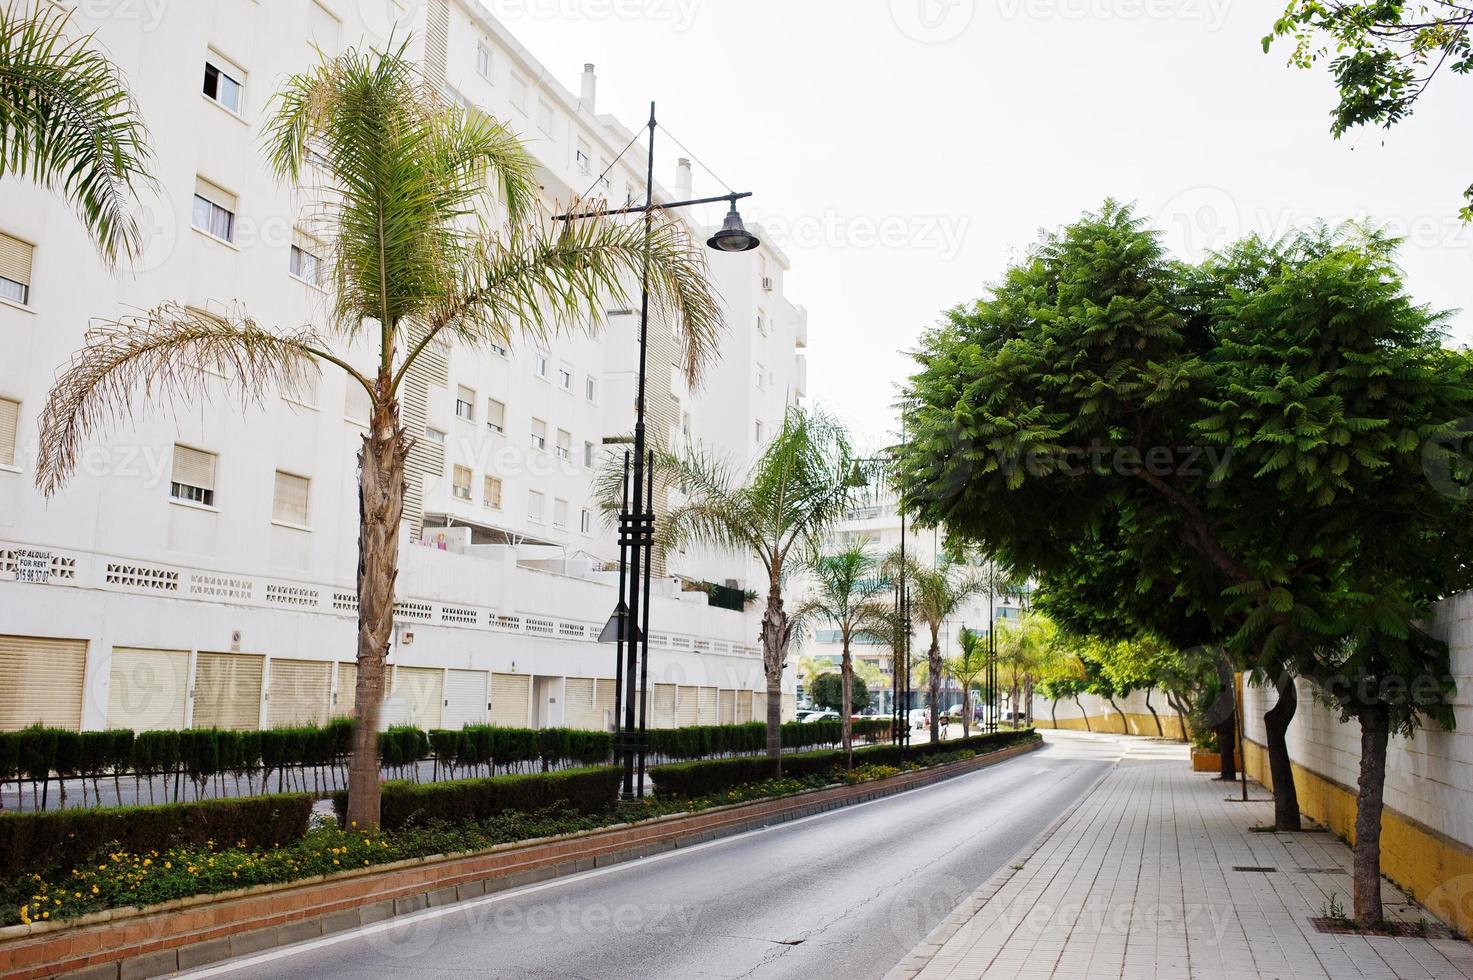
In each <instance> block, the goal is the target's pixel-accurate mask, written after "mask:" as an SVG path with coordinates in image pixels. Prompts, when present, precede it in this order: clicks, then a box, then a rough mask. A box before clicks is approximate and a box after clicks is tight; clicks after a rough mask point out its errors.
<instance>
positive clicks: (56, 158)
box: [0, 0, 153, 266]
mask: <svg viewBox="0 0 1473 980" xmlns="http://www.w3.org/2000/svg"><path fill="white" fill-rule="evenodd" d="M70 20H71V12H70V11H68V10H66V9H65V8H63V7H61V6H59V5H57V4H52V3H48V2H47V0H8V2H6V3H5V4H4V6H0V178H3V177H5V176H7V175H10V174H13V175H15V176H17V177H21V178H24V179H27V180H30V181H32V182H33V183H35V184H38V185H39V186H41V187H44V188H46V189H48V190H59V191H60V193H61V196H62V197H64V198H65V199H66V200H67V201H68V203H70V204H71V205H72V207H73V208H74V209H75V210H76V212H77V216H78V217H79V218H80V219H81V221H82V225H83V226H84V227H85V228H86V229H87V233H88V235H90V236H91V238H92V240H93V242H94V243H95V244H96V245H97V250H98V252H100V253H101V255H102V258H103V261H105V262H106V263H107V264H108V265H109V266H112V265H115V264H116V263H117V261H118V260H119V259H120V258H124V257H132V256H134V255H136V254H138V252H139V250H140V248H141V236H140V234H139V230H138V224H137V222H136V221H135V220H134V217H133V213H132V211H133V207H134V204H135V203H136V200H137V196H136V195H137V191H138V189H139V188H140V187H141V186H144V185H148V184H151V183H152V180H153V179H152V178H151V177H150V176H149V174H148V166H149V163H150V162H151V160H152V154H151V153H150V152H149V149H148V131H147V129H146V128H145V127H144V125H143V119H142V117H140V116H139V114H138V109H137V106H136V105H135V104H134V102H133V97H132V96H131V95H129V94H128V89H127V86H126V85H125V84H124V82H123V76H122V73H121V72H119V71H118V68H117V66H116V65H114V64H113V63H112V62H111V61H109V60H108V59H107V58H106V57H105V56H104V55H103V54H101V53H100V52H98V51H97V50H95V49H94V48H93V46H92V40H93V38H92V35H91V34H88V35H85V36H82V37H68V36H67V27H68V22H69V21H70Z"/></svg>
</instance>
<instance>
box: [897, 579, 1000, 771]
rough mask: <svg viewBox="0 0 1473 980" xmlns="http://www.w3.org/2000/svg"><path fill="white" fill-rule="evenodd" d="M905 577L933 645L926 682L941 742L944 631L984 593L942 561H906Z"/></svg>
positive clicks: (916, 615) (933, 724) (934, 731)
mask: <svg viewBox="0 0 1473 980" xmlns="http://www.w3.org/2000/svg"><path fill="white" fill-rule="evenodd" d="M898 562H899V558H898V557H897V556H895V555H892V556H891V557H890V558H889V559H887V564H889V565H890V566H891V567H894V566H896V565H897V564H898ZM906 564H907V565H908V566H909V569H908V571H907V572H906V577H907V578H908V580H909V583H910V611H911V615H912V616H913V617H914V618H916V619H919V620H920V621H921V622H923V623H925V624H926V628H927V629H928V630H930V633H931V644H930V646H929V647H927V648H926V683H927V688H928V696H929V698H930V702H931V741H932V742H939V741H941V724H940V713H941V682H942V679H943V678H944V677H945V675H946V669H945V667H944V665H943V664H942V662H941V630H942V628H943V627H944V626H945V625H946V621H947V620H948V619H950V618H952V617H953V616H955V615H956V614H957V613H958V612H960V611H961V608H962V606H963V605H965V604H966V601H967V600H968V599H970V598H972V596H974V595H976V594H977V593H978V592H980V591H982V587H983V583H982V581H981V580H980V579H979V578H977V577H976V576H974V575H971V574H969V573H968V570H967V569H966V568H965V567H964V566H960V565H957V564H954V563H952V562H951V561H949V560H946V559H943V560H941V561H940V562H938V563H937V564H935V565H926V564H922V563H920V562H917V561H915V560H914V559H913V558H909V557H908V558H906Z"/></svg>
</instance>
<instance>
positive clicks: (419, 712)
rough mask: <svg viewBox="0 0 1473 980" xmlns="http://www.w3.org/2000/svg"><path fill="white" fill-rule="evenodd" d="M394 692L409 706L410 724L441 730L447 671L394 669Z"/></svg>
mask: <svg viewBox="0 0 1473 980" xmlns="http://www.w3.org/2000/svg"><path fill="white" fill-rule="evenodd" d="M394 693H395V694H397V695H400V696H401V697H403V698H404V700H405V701H406V702H407V703H408V705H409V717H410V724H412V725H414V726H416V727H418V728H423V729H425V730H426V731H428V730H430V729H432V728H439V727H440V717H441V710H440V709H441V707H442V706H443V705H444V701H445V672H444V671H443V670H441V669H440V668H439V667H395V668H394Z"/></svg>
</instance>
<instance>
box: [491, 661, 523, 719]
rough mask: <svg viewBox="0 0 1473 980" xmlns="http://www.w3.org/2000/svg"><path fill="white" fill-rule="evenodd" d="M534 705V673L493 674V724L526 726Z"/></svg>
mask: <svg viewBox="0 0 1473 980" xmlns="http://www.w3.org/2000/svg"><path fill="white" fill-rule="evenodd" d="M531 705H532V675H530V674H492V675H491V724H493V725H501V726H503V727H505V728H526V727H527V725H528V721H527V718H528V715H529V713H530V710H531Z"/></svg>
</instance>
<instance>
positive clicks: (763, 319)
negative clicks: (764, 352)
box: [757, 310, 767, 337]
mask: <svg viewBox="0 0 1473 980" xmlns="http://www.w3.org/2000/svg"><path fill="white" fill-rule="evenodd" d="M757 333H758V334H759V335H760V336H763V337H766V336H767V314H766V313H764V312H763V311H761V310H758V311H757Z"/></svg>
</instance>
